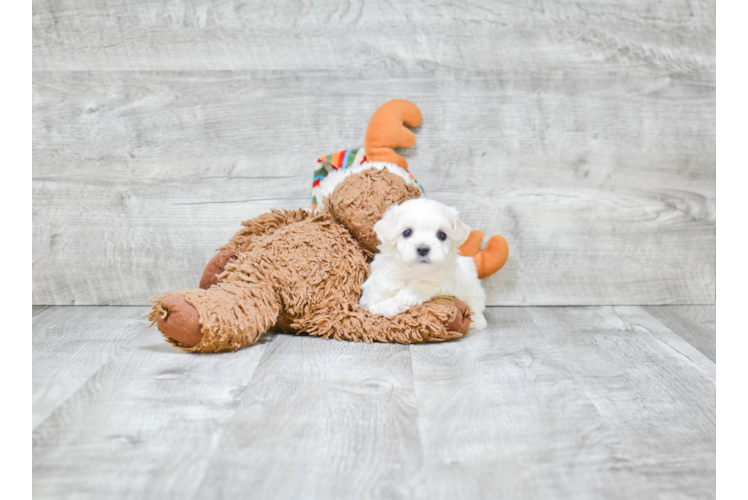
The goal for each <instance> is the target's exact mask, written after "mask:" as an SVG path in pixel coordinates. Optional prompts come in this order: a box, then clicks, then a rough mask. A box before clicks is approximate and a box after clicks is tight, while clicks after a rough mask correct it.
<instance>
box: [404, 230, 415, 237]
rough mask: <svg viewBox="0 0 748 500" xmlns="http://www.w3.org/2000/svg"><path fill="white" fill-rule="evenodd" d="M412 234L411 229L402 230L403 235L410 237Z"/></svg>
mask: <svg viewBox="0 0 748 500" xmlns="http://www.w3.org/2000/svg"><path fill="white" fill-rule="evenodd" d="M412 234H413V231H411V230H410V229H406V230H405V231H403V236H404V237H406V238H410V236H411V235H412Z"/></svg>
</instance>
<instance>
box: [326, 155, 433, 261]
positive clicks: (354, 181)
mask: <svg viewBox="0 0 748 500" xmlns="http://www.w3.org/2000/svg"><path fill="white" fill-rule="evenodd" d="M362 174H363V175H362ZM419 196H421V190H420V189H419V188H418V187H417V186H414V185H413V184H408V183H407V182H405V179H403V178H402V177H400V176H398V175H393V174H391V173H390V172H389V170H387V167H385V168H384V169H382V170H376V169H369V170H366V171H364V172H361V174H358V175H352V176H351V177H350V178H348V179H347V180H346V181H345V182H341V183H340V184H339V185H338V186H337V187H336V188H335V190H334V191H333V192H332V194H331V195H330V196H328V197H327V198H326V199H325V207H326V208H325V210H327V211H328V212H329V213H330V214H331V215H332V216H333V217H334V218H335V220H337V221H338V222H340V223H341V224H343V225H344V226H345V227H347V228H348V230H349V231H350V232H351V234H352V235H353V237H354V238H356V239H357V240H358V241H359V243H361V245H363V246H364V248H366V249H367V250H369V251H370V252H374V253H376V252H377V245H378V244H379V240H378V239H377V235H376V234H374V224H375V223H376V222H377V221H379V220H380V219H381V218H382V215H384V212H385V210H387V209H388V208H389V207H390V206H392V205H394V204H395V203H398V204H400V203H403V202H405V201H408V200H410V199H413V198H418V197H419Z"/></svg>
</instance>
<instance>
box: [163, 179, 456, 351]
mask: <svg viewBox="0 0 748 500" xmlns="http://www.w3.org/2000/svg"><path fill="white" fill-rule="evenodd" d="M348 183H351V184H352V186H357V187H356V188H355V190H356V191H357V193H358V195H357V196H356V197H355V198H354V196H353V192H354V190H353V187H352V186H347V184H348ZM362 187H363V189H365V191H364V192H363V193H362V191H361V189H362ZM410 187H411V186H410V185H408V184H406V183H405V182H404V181H403V180H402V178H400V177H399V176H397V175H395V174H392V173H390V172H386V171H380V170H376V169H369V170H365V171H364V172H361V173H358V174H354V175H351V176H350V177H349V178H348V179H346V181H344V182H343V183H342V184H341V185H340V186H338V188H336V190H335V191H334V192H333V194H332V195H331V196H330V203H329V205H327V206H329V207H334V208H332V209H331V210H329V211H328V212H324V213H321V214H318V215H315V214H311V213H309V212H306V211H304V210H294V211H278V210H274V211H273V212H271V213H269V214H265V215H262V216H260V217H258V218H256V219H253V220H250V221H246V222H244V223H243V226H244V227H243V228H242V229H241V230H240V231H239V232H238V233H237V234H236V235H235V236H234V237H233V238H232V239H231V241H229V243H228V244H227V245H225V246H224V247H222V250H229V251H231V252H234V253H235V254H236V259H235V260H234V261H232V262H227V264H226V266H225V270H224V272H223V273H221V274H220V275H219V276H218V278H217V283H216V284H214V285H213V286H211V287H210V288H209V289H207V290H202V289H198V290H182V291H180V292H176V293H175V294H176V295H180V296H182V297H183V298H184V302H185V303H187V304H189V305H191V306H192V307H193V308H194V309H195V311H196V312H197V318H198V319H197V322H196V324H193V325H192V327H193V328H197V329H200V331H201V332H202V335H203V336H202V338H201V339H200V341H199V342H198V343H197V344H192V342H184V341H180V339H178V338H173V337H172V338H171V339H170V342H171V343H172V344H174V345H176V346H178V347H180V348H182V349H184V350H187V351H193V352H217V351H234V350H236V349H239V348H240V347H243V346H247V345H250V344H252V343H254V342H256V341H257V339H259V337H260V336H261V335H262V334H263V333H264V332H265V331H267V330H268V329H270V328H272V327H274V326H275V327H277V328H278V327H279V328H281V329H283V330H285V331H291V332H296V333H300V332H307V333H309V334H310V335H317V336H321V337H325V338H335V339H340V340H354V341H363V342H374V341H379V342H400V343H406V344H407V343H414V342H425V341H440V340H448V339H453V338H457V337H460V336H462V333H461V332H464V331H466V329H467V327H468V325H469V318H470V314H471V312H470V310H469V309H467V308H466V309H460V308H459V307H458V306H459V302H457V301H455V300H453V299H452V298H450V297H439V298H436V299H434V300H432V301H430V302H428V303H426V304H423V305H422V306H418V307H414V308H411V309H410V310H408V311H406V312H405V313H403V314H400V315H397V316H395V317H392V318H386V317H384V316H382V315H378V314H372V313H370V312H369V311H367V310H365V309H363V308H362V307H360V306H359V305H358V300H359V298H360V295H361V285H362V284H363V283H364V281H365V280H366V278H367V277H368V274H369V264H368V262H369V260H370V258H371V255H372V254H371V248H373V247H374V246H375V244H376V243H374V245H372V242H371V241H367V245H366V246H364V245H362V244H361V243H360V242H359V241H358V240H357V239H355V238H354V236H352V233H353V232H354V230H355V231H356V232H357V233H358V234H362V235H367V234H373V233H371V231H372V228H371V226H373V224H374V222H376V221H377V220H379V217H381V214H382V213H383V212H384V210H385V209H386V208H387V207H388V206H389V205H388V203H389V204H391V203H393V202H395V201H404V200H407V199H410V198H413V197H416V196H417V195H420V190H419V189H418V188H415V191H413V190H411V189H410ZM365 200H370V201H365ZM372 214H373V215H372ZM352 228H355V229H352ZM364 238H365V239H366V236H364ZM171 295H173V294H171V293H167V294H166V295H164V296H161V297H156V298H155V299H153V302H154V308H153V311H152V312H151V314H150V315H149V317H150V318H151V319H152V320H154V321H155V322H156V324H158V326H159V328H161V325H162V324H164V325H165V324H166V323H168V318H169V317H172V315H174V314H179V311H172V310H170V309H169V307H168V302H169V301H168V300H167V299H168V297H169V296H171ZM183 309H184V308H182V309H181V310H183ZM164 311H168V314H167V322H166V323H163V322H159V320H158V316H159V315H163V313H164ZM463 311H464V313H463ZM188 326H189V325H188ZM447 326H449V327H450V328H454V329H450V328H447ZM167 329H168V327H167ZM162 331H164V330H163V329H162ZM164 333H165V334H166V335H167V336H168V335H169V334H168V332H167V331H164ZM190 344H192V345H190Z"/></svg>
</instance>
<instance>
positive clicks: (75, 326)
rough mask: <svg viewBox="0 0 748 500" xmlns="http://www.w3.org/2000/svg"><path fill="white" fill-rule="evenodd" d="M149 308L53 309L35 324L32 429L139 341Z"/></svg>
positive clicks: (42, 315) (46, 312) (37, 317)
mask: <svg viewBox="0 0 748 500" xmlns="http://www.w3.org/2000/svg"><path fill="white" fill-rule="evenodd" d="M144 314H145V310H144V308H137V309H134V308H121V307H109V308H103V307H80V308H70V307H59V306H58V307H53V308H51V310H47V311H44V312H43V313H40V314H39V315H38V316H36V317H34V319H33V323H32V325H33V326H32V329H33V336H32V344H31V345H32V366H33V376H32V384H31V387H32V394H33V399H32V408H33V411H32V428H34V429H35V428H36V427H37V426H38V425H39V424H40V423H41V422H42V421H43V420H45V419H46V418H48V417H49V416H50V415H51V414H52V413H53V412H54V411H55V409H56V408H58V407H59V406H60V405H61V404H63V403H64V402H65V401H66V400H67V399H68V398H70V397H71V396H72V395H73V394H75V393H76V392H77V391H78V390H79V389H80V388H81V386H83V385H84V384H85V383H86V382H87V381H88V380H89V379H90V378H91V377H92V376H93V375H94V374H95V373H97V372H98V371H99V370H100V369H101V367H102V366H103V365H105V364H106V363H107V362H109V361H110V360H111V359H112V357H114V356H116V355H117V354H118V353H119V352H120V351H121V350H122V349H123V348H125V346H127V345H128V344H129V343H130V342H131V341H132V340H133V332H137V331H138V326H141V325H142V324H143V317H144V316H143V315H144Z"/></svg>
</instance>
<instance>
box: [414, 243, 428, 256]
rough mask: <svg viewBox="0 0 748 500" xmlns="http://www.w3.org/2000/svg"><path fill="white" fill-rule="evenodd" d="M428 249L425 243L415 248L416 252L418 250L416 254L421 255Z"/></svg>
mask: <svg viewBox="0 0 748 500" xmlns="http://www.w3.org/2000/svg"><path fill="white" fill-rule="evenodd" d="M429 250H431V249H430V248H429V247H427V246H426V245H421V246H420V247H418V248H416V252H418V255H420V256H421V257H423V256H425V255H426V254H427V253H429Z"/></svg>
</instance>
